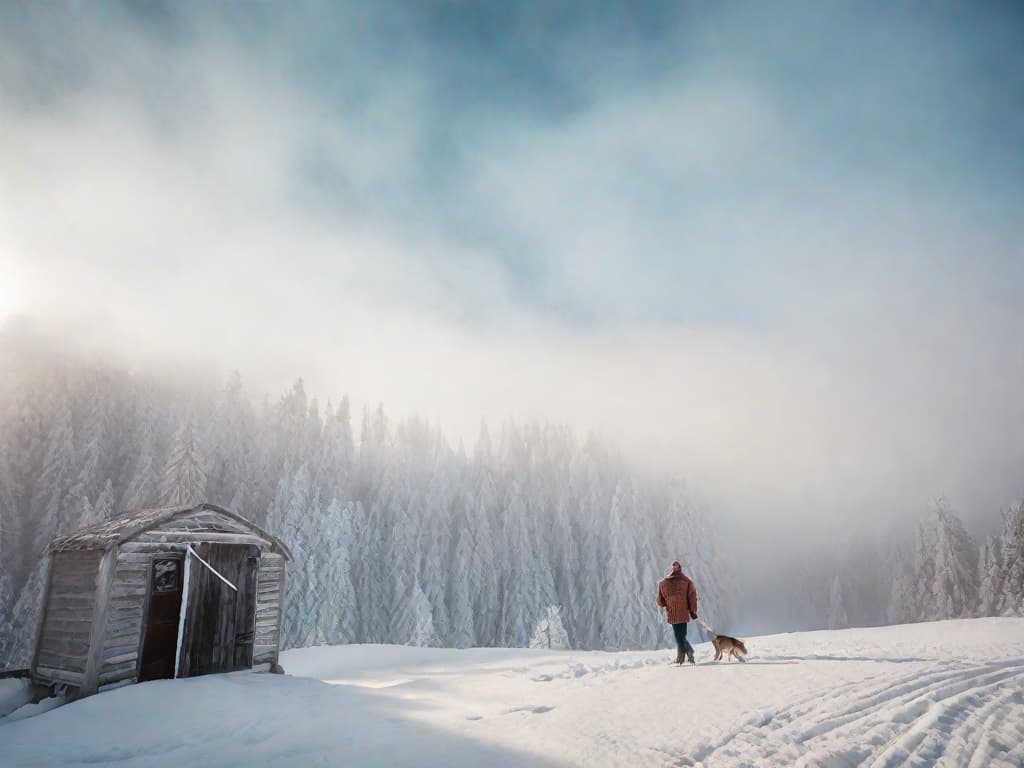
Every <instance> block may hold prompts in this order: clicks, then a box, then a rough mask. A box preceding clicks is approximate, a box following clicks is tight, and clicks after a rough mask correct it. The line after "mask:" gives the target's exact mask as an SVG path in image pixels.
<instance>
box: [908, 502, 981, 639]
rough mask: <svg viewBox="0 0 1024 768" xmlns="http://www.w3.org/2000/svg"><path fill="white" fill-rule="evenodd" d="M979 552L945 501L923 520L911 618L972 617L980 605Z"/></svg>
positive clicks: (917, 543) (921, 522)
mask: <svg viewBox="0 0 1024 768" xmlns="http://www.w3.org/2000/svg"><path fill="white" fill-rule="evenodd" d="M977 579H978V552H977V549H976V547H975V545H974V542H973V541H972V540H971V537H970V536H969V535H968V533H967V531H966V530H964V527H963V524H962V523H961V522H960V519H959V518H958V517H957V516H956V515H955V514H953V512H952V511H951V510H950V509H949V508H948V507H947V506H946V505H945V503H944V502H943V501H941V500H940V501H939V502H937V503H936V505H935V507H934V508H933V509H932V510H931V511H930V512H929V513H928V514H927V515H926V516H925V517H923V518H922V519H921V521H920V523H919V525H918V528H917V540H916V542H915V549H914V568H913V589H912V601H911V605H912V613H911V616H910V618H909V620H911V621H931V620H934V619H953V618H963V617H967V616H970V615H971V614H972V613H973V611H974V610H975V606H976V605H977V596H978V582H977Z"/></svg>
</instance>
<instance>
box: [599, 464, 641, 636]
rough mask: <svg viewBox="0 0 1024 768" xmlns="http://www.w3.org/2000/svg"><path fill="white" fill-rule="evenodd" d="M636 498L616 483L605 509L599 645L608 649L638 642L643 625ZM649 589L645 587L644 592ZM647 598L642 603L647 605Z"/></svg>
mask: <svg viewBox="0 0 1024 768" xmlns="http://www.w3.org/2000/svg"><path fill="white" fill-rule="evenodd" d="M635 508H636V497H635V494H634V493H633V489H632V487H631V486H630V485H629V484H628V482H620V483H619V485H618V487H616V489H615V494H614V495H613V496H612V503H611V510H610V512H609V529H608V548H609V556H608V561H607V563H606V565H607V573H608V575H607V581H606V583H607V593H606V598H605V610H606V615H607V619H606V620H605V624H604V628H603V630H604V631H603V633H602V637H601V647H602V648H607V649H609V650H628V649H631V648H636V647H637V645H638V639H639V638H638V635H639V632H640V628H641V626H642V624H643V616H642V614H641V606H642V605H644V604H645V601H644V599H643V595H641V585H640V575H639V573H638V571H637V559H636V542H635V539H634V534H635V532H636V531H637V530H638V528H639V525H638V524H637V521H636V520H635V518H634V517H633V514H634V511H635ZM652 591H653V588H652V587H648V589H647V592H648V593H650V592H652ZM650 599H651V598H650V597H648V598H647V601H646V604H647V605H649V603H650Z"/></svg>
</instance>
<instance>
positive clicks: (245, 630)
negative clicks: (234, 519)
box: [232, 547, 260, 669]
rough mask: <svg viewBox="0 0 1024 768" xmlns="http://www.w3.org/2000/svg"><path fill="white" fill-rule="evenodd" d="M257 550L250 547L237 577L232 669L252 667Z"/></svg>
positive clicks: (257, 563)
mask: <svg viewBox="0 0 1024 768" xmlns="http://www.w3.org/2000/svg"><path fill="white" fill-rule="evenodd" d="M259 564H260V557H259V550H258V549H256V547H250V552H249V553H247V554H246V557H245V559H244V560H243V561H242V568H241V573H240V574H239V576H238V597H237V599H236V601H235V658H234V664H233V665H232V669H249V668H250V667H252V653H253V648H254V640H255V637H256V570H257V568H259Z"/></svg>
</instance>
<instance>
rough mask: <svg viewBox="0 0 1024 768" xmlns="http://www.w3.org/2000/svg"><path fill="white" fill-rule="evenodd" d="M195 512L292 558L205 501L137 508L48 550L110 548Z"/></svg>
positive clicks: (252, 525)
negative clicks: (237, 527) (212, 515)
mask: <svg viewBox="0 0 1024 768" xmlns="http://www.w3.org/2000/svg"><path fill="white" fill-rule="evenodd" d="M199 510H211V511H213V512H216V513H217V514H220V515H224V516H225V517H229V518H231V519H232V520H234V521H235V522H238V523H241V524H242V525H245V526H246V527H248V528H249V529H251V530H252V532H253V533H254V534H256V535H257V536H260V537H261V538H264V539H266V540H267V541H269V542H270V543H271V544H272V545H273V546H274V549H275V550H277V551H279V552H280V553H281V554H282V555H284V556H285V557H286V558H288V559H289V560H291V559H292V553H291V551H289V549H288V547H286V546H285V545H284V542H282V541H281V540H280V539H278V538H277V537H276V536H271V535H270V534H269V533H267V532H266V531H264V530H263V529H262V528H260V527H259V526H258V525H256V524H255V523H252V522H250V521H249V520H246V519H245V518H244V517H241V516H240V515H236V514H235V513H234V512H231V511H229V510H227V509H224V508H223V507H218V506H217V505H216V504H208V503H205V502H204V503H202V504H188V505H184V506H172V507H154V508H152V509H140V510H138V511H135V512H126V513H125V514H123V515H121V516H119V517H115V518H113V519H112V520H108V521H107V522H105V523H99V524H98V525H91V526H89V527H88V528H83V529H82V530H80V531H76V532H75V533H72V534H71V535H69V536H61V537H58V538H56V539H54V540H53V541H52V542H51V543H50V548H49V551H50V552H68V551H71V550H80V549H104V550H105V549H110V548H111V547H116V546H118V545H120V544H123V543H124V542H126V541H131V540H132V539H134V538H135V537H136V536H138V535H139V534H141V533H144V532H146V531H148V530H150V529H152V528H156V527H158V526H160V525H163V524H164V523H166V522H167V521H169V520H173V519H174V518H175V517H177V516H178V515H183V514H186V513H187V512H194V511H199Z"/></svg>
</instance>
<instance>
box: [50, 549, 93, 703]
mask: <svg viewBox="0 0 1024 768" xmlns="http://www.w3.org/2000/svg"><path fill="white" fill-rule="evenodd" d="M102 557H103V552H101V551H98V550H89V551H83V552H55V553H54V554H53V555H52V556H51V561H50V568H51V569H52V570H51V572H50V588H49V591H48V593H47V596H46V605H45V607H44V611H45V615H44V617H43V622H42V626H41V628H40V637H39V651H38V653H37V655H36V659H35V673H36V676H37V677H40V678H44V679H46V680H50V681H52V682H61V683H67V684H69V685H74V686H80V685H81V684H82V681H83V675H84V673H85V667H86V662H87V661H88V658H89V640H90V634H91V632H92V620H93V611H94V609H95V607H96V576H97V574H98V572H99V566H100V560H101V559H102Z"/></svg>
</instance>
